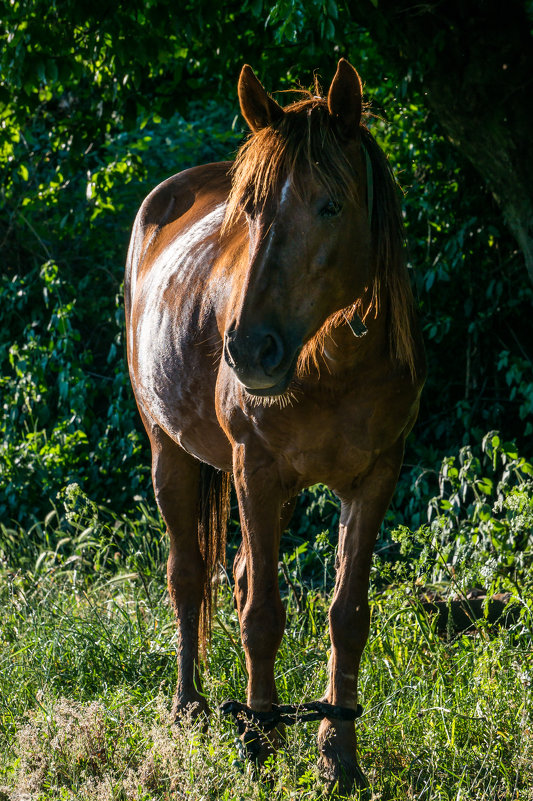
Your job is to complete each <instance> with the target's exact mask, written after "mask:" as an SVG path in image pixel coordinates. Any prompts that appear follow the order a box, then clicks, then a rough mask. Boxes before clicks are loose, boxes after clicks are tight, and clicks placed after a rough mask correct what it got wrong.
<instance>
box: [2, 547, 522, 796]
mask: <svg viewBox="0 0 533 801" xmlns="http://www.w3.org/2000/svg"><path fill="white" fill-rule="evenodd" d="M40 567H42V563H41V566H40ZM162 574H163V571H162V570H161V571H160V573H159V574H158V573H157V571H155V570H151V571H148V570H147V571H146V572H145V573H142V574H141V571H140V570H139V569H137V570H136V571H131V570H129V571H128V572H125V571H124V570H122V571H120V570H118V571H116V570H115V571H111V570H109V569H107V568H105V569H104V568H102V569H101V570H100V572H99V573H98V575H97V576H96V577H95V576H94V575H91V573H90V571H88V570H85V571H79V572H78V571H77V569H76V562H74V563H71V564H70V565H67V566H65V565H64V564H61V560H56V561H55V562H54V560H51V559H50V560H48V562H47V567H46V569H42V570H40V571H35V570H31V569H26V570H24V571H22V570H20V571H13V570H8V569H7V568H6V569H5V570H4V577H3V582H2V588H1V590H0V603H1V611H0V620H1V621H2V622H1V628H0V723H1V732H0V754H1V756H0V788H1V789H0V799H2V801H6V800H7V799H9V801H23V799H25V800H26V801H28V799H31V800H32V801H52V800H53V801H56V800H57V799H60V801H66V800H67V799H68V800H69V801H71V800H72V801H73V800H74V799H76V801H78V800H79V801H82V800H83V801H85V799H87V801H89V800H90V801H93V800H94V801H104V800H105V801H108V800H109V801H111V800H113V801H115V800H116V801H126V800H127V801H130V799H131V800H132V801H133V800H134V799H135V801H152V799H153V801H156V799H157V801H159V800H160V799H161V800H162V799H171V798H172V799H195V800H198V801H200V800H201V799H228V800H229V799H267V798H268V799H302V800H303V799H309V800H310V801H311V800H312V799H320V798H323V797H324V795H323V788H322V786H321V783H320V779H319V776H318V771H317V767H316V765H317V751H316V745H315V735H316V728H317V724H316V723H315V724H301V725H299V726H295V727H292V728H291V729H289V731H288V738H287V743H286V746H285V748H284V749H283V750H282V751H281V752H280V753H279V755H278V757H277V759H276V760H275V761H273V763H272V765H271V768H270V771H269V774H268V781H264V780H258V779H257V778H256V777H255V776H254V775H253V773H252V772H251V771H250V769H249V768H248V766H247V765H246V764H245V763H243V761H242V759H241V755H240V748H239V742H238V740H237V739H236V733H235V730H234V728H233V726H232V723H231V721H229V720H226V719H222V718H221V717H220V714H219V713H218V711H217V710H218V705H219V704H220V703H221V702H222V701H223V700H225V699H226V698H228V697H236V698H241V699H242V698H243V697H244V691H245V686H246V674H245V670H244V666H243V659H242V652H241V648H240V643H239V633H238V627H237V621H236V617H235V612H234V610H233V606H232V603H231V593H230V589H229V587H228V586H227V585H225V586H224V587H223V588H222V591H221V592H220V597H219V609H218V613H217V621H216V623H215V627H214V633H213V642H212V647H211V650H210V654H209V658H208V665H207V668H206V671H205V677H206V681H205V691H206V693H207V696H208V699H209V703H210V706H211V709H212V710H213V714H212V717H211V721H210V726H209V729H208V732H207V733H203V732H202V731H201V729H200V728H199V727H198V726H197V725H194V724H193V723H191V722H188V723H186V724H184V725H183V726H182V727H181V729H176V728H175V727H173V726H172V725H171V721H170V717H169V706H170V698H171V695H172V691H173V685H174V683H175V680H176V667H175V660H174V648H175V633H174V625H173V620H172V613H171V610H170V608H169V604H168V600H167V597H166V592H165V588H164V583H163V575H162ZM294 596H295V594H294V593H293V592H291V593H289V594H288V596H287V599H286V600H287V606H288V624H287V631H286V636H285V638H284V640H283V644H282V646H281V649H280V653H279V658H278V662H277V684H278V689H279V692H280V697H281V699H282V700H283V701H285V702H297V701H300V700H311V699H315V698H319V697H320V696H321V694H322V692H323V690H324V687H325V684H326V664H327V658H328V647H329V642H328V638H327V625H326V614H327V601H326V597H325V595H324V593H323V592H321V591H320V590H317V589H315V590H309V591H308V592H307V593H306V594H302V596H301V597H300V598H299V602H298V605H297V604H296V599H295V597H294ZM528 626H529V628H528ZM530 627H531V609H530V608H528V603H527V602H525V601H523V600H522V614H521V616H520V618H519V620H518V621H517V622H516V623H514V624H513V626H512V627H511V628H509V629H499V628H492V629H491V628H489V627H488V626H487V625H485V624H484V623H483V622H481V624H479V626H478V628H477V629H476V630H475V632H474V633H472V634H468V635H465V634H463V635H459V636H455V637H453V636H449V637H446V638H443V637H439V636H438V635H437V633H436V631H435V628H434V625H433V624H432V622H431V621H430V620H429V619H428V618H427V617H426V616H425V614H424V613H423V611H422V610H421V607H419V606H418V605H417V604H416V602H414V601H413V594H412V585H410V584H407V583H401V584H399V585H397V586H394V587H389V588H386V589H385V590H383V589H381V590H380V591H379V592H378V591H377V590H374V592H373V619H372V628H371V635H370V639H369V642H368V645H367V648H366V651H365V655H364V659H363V663H362V669H361V681H360V696H361V698H360V700H361V703H362V704H363V706H364V710H365V711H364V716H363V717H362V718H361V720H360V721H358V723H357V730H358V734H359V742H360V760H361V764H362V766H363V768H364V769H365V771H366V772H367V774H368V777H369V779H370V781H371V784H372V787H373V798H374V799H376V801H377V799H383V801H385V800H387V801H389V800H390V801H392V800H393V799H398V800H399V799H420V801H422V800H424V801H426V800H427V801H444V800H445V799H446V801H447V800H448V799H450V800H451V799H454V801H459V799H461V801H466V799H469V800H470V799H472V801H474V799H475V801H482V800H483V799H486V800H487V801H489V799H490V801H531V800H532V799H533V691H532V684H533V654H532V649H531V630H530ZM355 797H356V796H354V798H355Z"/></svg>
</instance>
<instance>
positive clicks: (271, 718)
mask: <svg viewBox="0 0 533 801" xmlns="http://www.w3.org/2000/svg"><path fill="white" fill-rule="evenodd" d="M220 711H221V712H222V714H223V715H233V717H234V718H235V720H236V722H237V728H238V731H239V734H242V733H243V732H244V731H245V729H246V725H247V724H249V725H250V724H251V725H253V726H258V727H259V728H260V729H261V730H262V731H264V732H269V731H272V729H275V728H276V726H277V725H278V723H284V724H285V725H286V726H292V725H293V724H295V723H299V722H307V721H310V720H322V719H323V718H328V719H329V720H346V721H349V720H357V718H360V717H361V715H362V714H363V708H362V707H361V706H360V705H359V704H358V705H357V708H356V709H351V708H350V707H347V706H337V705H336V704H328V703H327V702H326V701H308V702H307V703H305V704H279V705H278V704H272V709H271V710H268V712H257V711H256V710H254V709H250V707H249V706H246V704H241V703H240V702H239V701H233V700H231V701H224V703H223V704H222V705H221V707H220Z"/></svg>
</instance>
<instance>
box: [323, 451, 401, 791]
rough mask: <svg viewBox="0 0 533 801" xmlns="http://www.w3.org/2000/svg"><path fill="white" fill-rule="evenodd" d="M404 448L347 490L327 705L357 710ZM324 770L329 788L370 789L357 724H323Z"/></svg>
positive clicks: (333, 608)
mask: <svg viewBox="0 0 533 801" xmlns="http://www.w3.org/2000/svg"><path fill="white" fill-rule="evenodd" d="M402 455H403V448H402V447H400V446H398V447H397V448H395V449H394V452H392V451H391V452H389V453H387V454H384V455H383V456H381V457H380V458H379V459H378V461H377V462H376V463H375V465H374V467H373V468H372V470H371V471H370V472H369V473H368V474H367V475H366V476H365V477H364V478H363V479H361V480H359V481H358V482H357V484H356V486H355V487H354V489H353V495H351V497H350V493H348V492H346V491H345V492H343V493H342V494H343V501H342V508H341V520H340V528H339V548H338V561H337V577H336V583H335V591H334V596H333V601H332V604H331V607H330V611H329V630H330V637H331V658H330V662H329V684H328V688H327V691H326V694H325V697H326V699H327V701H329V703H331V704H335V705H338V706H342V707H348V708H350V709H353V710H355V709H356V708H357V677H358V672H359V662H360V659H361V655H362V653H363V649H364V647H365V644H366V640H367V638H368V631H369V623H370V612H369V606H368V583H369V575H370V566H371V560H372V553H373V549H374V544H375V541H376V537H377V534H378V531H379V526H380V525H381V522H382V520H383V517H384V515H385V512H386V510H387V506H388V504H389V503H390V500H391V497H392V493H393V492H394V488H395V486H396V482H397V480H398V473H399V469H400V465H401V461H402ZM318 744H319V750H320V753H321V759H320V762H321V772H322V773H323V775H324V776H325V777H326V778H327V779H328V781H329V782H330V784H331V785H334V784H337V783H338V785H339V789H340V790H341V791H342V792H347V791H348V790H349V789H350V787H351V786H352V785H353V784H355V785H356V786H359V787H364V786H366V779H365V777H364V775H363V774H362V772H361V770H360V768H359V765H358V763H357V754H356V746H357V740H356V734H355V724H354V723H352V722H347V721H339V720H329V719H325V720H323V721H322V723H321V725H320V728H319V732H318Z"/></svg>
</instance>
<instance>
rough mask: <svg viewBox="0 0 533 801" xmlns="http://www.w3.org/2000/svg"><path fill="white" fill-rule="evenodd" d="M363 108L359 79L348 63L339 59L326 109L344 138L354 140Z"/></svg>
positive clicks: (361, 87) (343, 59)
mask: <svg viewBox="0 0 533 801" xmlns="http://www.w3.org/2000/svg"><path fill="white" fill-rule="evenodd" d="M362 107H363V86H362V84H361V78H360V77H359V75H358V74H357V70H355V69H354V68H353V67H352V65H351V64H350V62H349V61H346V59H345V58H341V60H340V61H339V63H338V64H337V72H336V73H335V77H334V78H333V80H332V82H331V86H330V87H329V92H328V109H329V113H330V114H331V116H332V117H333V118H334V119H335V120H336V121H337V123H338V124H339V127H340V129H341V131H342V133H343V135H344V136H346V137H349V138H352V137H353V138H355V137H356V136H357V135H358V133H359V123H360V121H361V111H362Z"/></svg>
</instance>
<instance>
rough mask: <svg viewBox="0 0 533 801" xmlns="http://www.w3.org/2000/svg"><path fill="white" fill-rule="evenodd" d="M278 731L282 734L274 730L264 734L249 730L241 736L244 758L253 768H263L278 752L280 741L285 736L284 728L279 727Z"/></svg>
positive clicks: (256, 730)
mask: <svg viewBox="0 0 533 801" xmlns="http://www.w3.org/2000/svg"><path fill="white" fill-rule="evenodd" d="M280 729H283V732H282V731H278V729H274V730H273V731H270V732H268V733H267V734H265V733H264V732H261V731H259V730H258V729H253V728H249V729H246V731H245V732H244V734H242V735H241V742H242V744H243V746H244V754H245V757H246V759H247V760H249V761H250V762H252V763H253V765H254V766H255V767H257V768H259V769H261V768H263V766H264V765H265V763H266V761H267V760H268V758H269V757H271V756H272V755H273V754H275V753H276V751H277V750H278V747H279V745H280V740H282V737H283V736H284V734H285V731H284V730H285V727H284V726H282V727H281V726H280Z"/></svg>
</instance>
